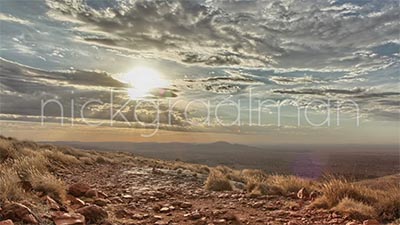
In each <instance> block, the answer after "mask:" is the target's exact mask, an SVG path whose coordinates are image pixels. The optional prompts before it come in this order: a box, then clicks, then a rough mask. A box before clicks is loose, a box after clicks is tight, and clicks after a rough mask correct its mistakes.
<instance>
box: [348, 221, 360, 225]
mask: <svg viewBox="0 0 400 225" xmlns="http://www.w3.org/2000/svg"><path fill="white" fill-rule="evenodd" d="M346 225H358V223H357V222H354V221H351V222H347V223H346Z"/></svg>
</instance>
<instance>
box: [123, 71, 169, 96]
mask: <svg viewBox="0 0 400 225" xmlns="http://www.w3.org/2000/svg"><path fill="white" fill-rule="evenodd" d="M125 80H126V81H127V82H128V83H129V84H130V85H131V86H132V88H129V89H128V94H129V96H130V97H131V98H132V99H140V98H144V97H146V96H147V95H149V94H150V92H151V91H153V90H155V89H157V88H162V87H167V86H168V85H169V83H168V81H167V80H165V79H164V78H163V77H162V75H161V73H160V72H159V71H157V70H155V69H152V68H148V67H136V68H134V69H133V70H131V71H130V72H129V73H127V74H126V77H125Z"/></svg>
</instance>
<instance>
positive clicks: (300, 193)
mask: <svg viewBox="0 0 400 225" xmlns="http://www.w3.org/2000/svg"><path fill="white" fill-rule="evenodd" d="M297 197H298V198H299V199H306V198H308V191H307V190H306V189H305V188H301V189H300V190H299V191H298V192H297Z"/></svg>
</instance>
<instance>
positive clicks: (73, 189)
mask: <svg viewBox="0 0 400 225" xmlns="http://www.w3.org/2000/svg"><path fill="white" fill-rule="evenodd" d="M89 189H90V186H89V185H88V184H85V183H81V182H80V183H75V184H73V185H71V186H69V188H68V193H69V194H71V195H72V196H75V197H81V196H83V195H85V193H86V192H87V191H88V190H89Z"/></svg>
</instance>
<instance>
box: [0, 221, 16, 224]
mask: <svg viewBox="0 0 400 225" xmlns="http://www.w3.org/2000/svg"><path fill="white" fill-rule="evenodd" d="M0 225H14V223H13V221H12V220H3V221H0Z"/></svg>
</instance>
